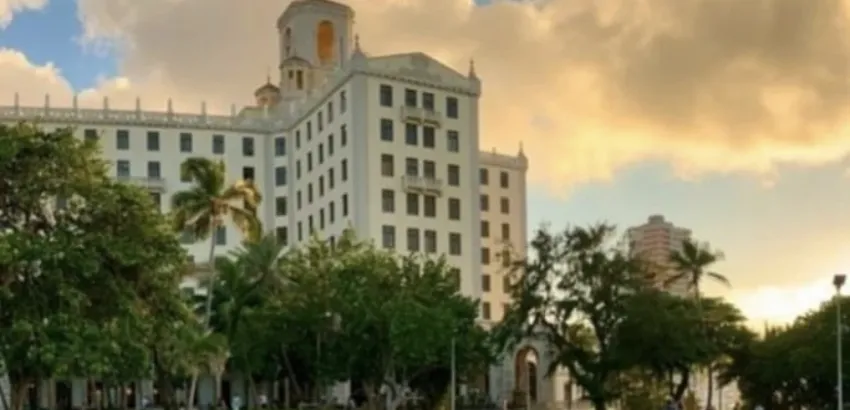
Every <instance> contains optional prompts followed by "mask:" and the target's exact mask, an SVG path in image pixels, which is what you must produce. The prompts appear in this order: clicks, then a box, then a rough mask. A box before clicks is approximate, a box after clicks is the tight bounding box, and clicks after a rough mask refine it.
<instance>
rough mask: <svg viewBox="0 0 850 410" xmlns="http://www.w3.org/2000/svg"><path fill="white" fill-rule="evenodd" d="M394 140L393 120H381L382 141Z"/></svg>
mask: <svg viewBox="0 0 850 410" xmlns="http://www.w3.org/2000/svg"><path fill="white" fill-rule="evenodd" d="M392 140H393V120H391V119H388V118H381V141H392Z"/></svg>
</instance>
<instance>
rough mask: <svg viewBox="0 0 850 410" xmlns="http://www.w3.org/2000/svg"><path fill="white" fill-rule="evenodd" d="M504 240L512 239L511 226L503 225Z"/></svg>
mask: <svg viewBox="0 0 850 410" xmlns="http://www.w3.org/2000/svg"><path fill="white" fill-rule="evenodd" d="M502 239H504V240H509V239H511V226H510V225H509V224H504V223H503V224H502Z"/></svg>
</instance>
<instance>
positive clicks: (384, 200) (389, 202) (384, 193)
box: [381, 189, 395, 214]
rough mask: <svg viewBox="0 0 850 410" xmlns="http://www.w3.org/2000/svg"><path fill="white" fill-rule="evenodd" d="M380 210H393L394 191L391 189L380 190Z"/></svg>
mask: <svg viewBox="0 0 850 410" xmlns="http://www.w3.org/2000/svg"><path fill="white" fill-rule="evenodd" d="M381 210H382V211H384V212H385V213H388V214H391V213H393V212H395V191H393V190H392V189H384V190H381Z"/></svg>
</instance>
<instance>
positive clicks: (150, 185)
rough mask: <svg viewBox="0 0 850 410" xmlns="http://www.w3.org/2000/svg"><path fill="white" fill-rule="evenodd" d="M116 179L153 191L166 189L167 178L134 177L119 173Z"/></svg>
mask: <svg viewBox="0 0 850 410" xmlns="http://www.w3.org/2000/svg"><path fill="white" fill-rule="evenodd" d="M116 179H117V180H119V181H121V182H124V183H127V184H133V185H138V186H140V187H143V188H147V189H149V190H151V191H157V192H162V191H165V179H163V178H156V177H133V176H128V175H119V176H118V177H117V178H116Z"/></svg>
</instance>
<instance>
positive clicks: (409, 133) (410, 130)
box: [404, 123, 419, 145]
mask: <svg viewBox="0 0 850 410" xmlns="http://www.w3.org/2000/svg"><path fill="white" fill-rule="evenodd" d="M404 142H405V143H406V144H407V145H417V144H419V129H418V128H417V127H416V124H410V123H407V124H404Z"/></svg>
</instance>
